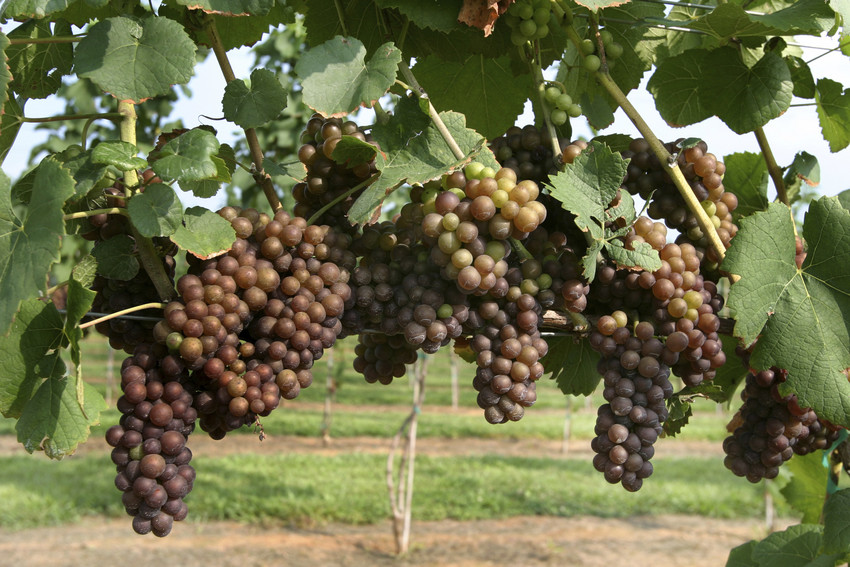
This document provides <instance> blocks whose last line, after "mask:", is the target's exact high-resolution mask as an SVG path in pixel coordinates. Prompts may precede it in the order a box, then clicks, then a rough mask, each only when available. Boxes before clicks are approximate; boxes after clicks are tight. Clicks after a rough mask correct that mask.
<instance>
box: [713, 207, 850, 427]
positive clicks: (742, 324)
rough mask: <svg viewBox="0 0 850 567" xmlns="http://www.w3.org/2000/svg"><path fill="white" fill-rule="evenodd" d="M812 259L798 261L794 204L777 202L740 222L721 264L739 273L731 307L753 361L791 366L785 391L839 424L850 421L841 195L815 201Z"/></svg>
mask: <svg viewBox="0 0 850 567" xmlns="http://www.w3.org/2000/svg"><path fill="white" fill-rule="evenodd" d="M803 236H804V238H805V240H806V242H807V243H808V256H807V257H806V260H805V262H804V263H803V267H802V269H801V270H798V269H797V265H796V264H795V262H794V256H795V240H794V227H793V221H792V219H791V215H790V212H789V209H788V207H786V206H785V205H781V204H771V205H770V207H769V208H768V209H767V211H765V212H761V213H755V214H754V215H752V216H750V217H747V218H744V219H742V220H741V230H740V231H739V232H738V235H737V236H736V237H735V238H734V240H733V241H732V247H731V248H730V249H729V251H728V254H727V256H726V260H725V261H724V262H723V269H724V270H725V271H727V272H729V273H732V274H739V275H740V276H741V279H740V281H738V282H737V283H735V284H733V285H732V289H731V291H730V293H729V307H730V308H731V309H733V310H734V315H735V319H736V324H735V335H736V336H739V337H742V338H743V339H744V341H745V342H746V343H747V344H750V343H752V342H753V341H754V340H755V339H756V338H758V342H757V343H756V346H755V350H754V351H753V354H752V357H751V358H750V366H752V367H753V368H755V369H765V368H770V367H771V366H776V367H779V368H784V369H786V370H788V380H787V381H786V382H785V383H783V384H782V391H783V392H789V391H790V392H794V393H796V394H797V396H798V398H799V402H800V405H801V406H802V407H811V408H813V409H814V410H815V411H816V412H817V414H818V415H819V416H821V417H823V418H825V419H827V420H829V421H831V422H832V423H834V424H836V425H841V426H843V427H847V426H850V383H848V380H847V376H846V375H845V374H844V372H843V371H844V370H845V369H846V368H848V367H850V328H848V319H847V318H846V317H845V315H844V314H845V313H850V271H848V270H847V265H848V262H850V211H848V210H847V209H844V208H843V207H841V205H840V204H839V202H838V199H837V198H835V197H824V198H822V199H819V200H817V201H814V202H813V203H812V204H811V206H810V208H809V211H808V213H807V214H806V220H805V224H804V227H803Z"/></svg>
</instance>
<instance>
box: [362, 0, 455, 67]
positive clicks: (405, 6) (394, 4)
mask: <svg viewBox="0 0 850 567" xmlns="http://www.w3.org/2000/svg"><path fill="white" fill-rule="evenodd" d="M376 3H377V4H378V5H379V6H380V7H381V8H395V9H396V10H398V11H399V12H401V13H402V14H404V15H405V16H406V17H407V18H408V19H409V20H410V21H411V22H412V23H414V24H416V25H417V26H419V27H420V28H429V29H432V30H435V31H438V32H443V33H450V32H453V31H455V30H458V29H462V27H463V26H461V24H459V23H458V21H457V15H458V13H460V9H461V7H462V6H463V3H462V2H461V1H459V0H433V1H431V2H420V0H377V2H376ZM417 79H418V77H417Z"/></svg>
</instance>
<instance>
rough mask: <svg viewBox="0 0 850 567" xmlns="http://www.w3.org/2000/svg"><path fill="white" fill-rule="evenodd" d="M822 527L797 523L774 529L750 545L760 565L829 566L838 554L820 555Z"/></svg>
mask: <svg viewBox="0 0 850 567" xmlns="http://www.w3.org/2000/svg"><path fill="white" fill-rule="evenodd" d="M822 542H823V526H821V525H817V524H798V525H796V526H791V527H789V528H788V529H787V530H785V531H784V532H774V533H772V534H770V535H769V536H767V537H766V538H764V539H763V540H762V541H760V542H758V543H757V544H756V546H755V547H754V548H753V554H752V557H753V559H754V560H755V561H756V562H757V564H758V565H759V567H832V566H833V565H835V561H836V559H838V557H839V556H838V555H822V554H821V553H820V548H821V543H822Z"/></svg>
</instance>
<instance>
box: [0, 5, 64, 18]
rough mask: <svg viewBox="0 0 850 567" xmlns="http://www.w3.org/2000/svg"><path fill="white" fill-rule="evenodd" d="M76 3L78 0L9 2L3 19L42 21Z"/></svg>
mask: <svg viewBox="0 0 850 567" xmlns="http://www.w3.org/2000/svg"><path fill="white" fill-rule="evenodd" d="M76 1H78V0H11V2H9V3H8V4H6V7H5V9H4V10H3V17H4V18H10V19H16V20H24V19H27V18H37V19H42V18H44V17H45V16H48V15H50V14H53V13H55V12H59V11H61V10H64V9H65V8H67V7H68V6H69V5H70V4H73V3H74V2H76Z"/></svg>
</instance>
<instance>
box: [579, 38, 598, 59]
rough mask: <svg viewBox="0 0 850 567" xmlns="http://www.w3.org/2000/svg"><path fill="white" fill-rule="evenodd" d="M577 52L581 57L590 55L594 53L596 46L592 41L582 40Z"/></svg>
mask: <svg viewBox="0 0 850 567" xmlns="http://www.w3.org/2000/svg"><path fill="white" fill-rule="evenodd" d="M579 51H581V54H582V55H590V54H591V53H593V52H594V51H596V44H595V43H593V40H592V39H583V40H581V46H580V47H579Z"/></svg>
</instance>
